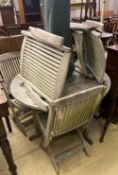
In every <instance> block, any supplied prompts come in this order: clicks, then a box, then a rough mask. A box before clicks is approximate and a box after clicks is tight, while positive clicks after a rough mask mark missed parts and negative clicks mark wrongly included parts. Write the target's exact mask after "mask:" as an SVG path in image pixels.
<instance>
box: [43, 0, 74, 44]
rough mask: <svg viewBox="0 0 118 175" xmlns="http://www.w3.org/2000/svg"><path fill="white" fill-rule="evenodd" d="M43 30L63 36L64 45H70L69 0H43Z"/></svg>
mask: <svg viewBox="0 0 118 175" xmlns="http://www.w3.org/2000/svg"><path fill="white" fill-rule="evenodd" d="M44 25H45V30H46V31H48V32H51V33H54V34H56V35H59V36H63V37H64V45H66V46H68V47H71V46H72V40H71V32H70V0H44Z"/></svg>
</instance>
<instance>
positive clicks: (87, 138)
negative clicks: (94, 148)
mask: <svg viewBox="0 0 118 175" xmlns="http://www.w3.org/2000/svg"><path fill="white" fill-rule="evenodd" d="M82 134H83V137H84V139H85V140H86V141H87V142H88V143H89V144H90V145H93V141H92V140H91V138H90V137H89V135H88V132H87V129H85V130H84V131H83V133H82Z"/></svg>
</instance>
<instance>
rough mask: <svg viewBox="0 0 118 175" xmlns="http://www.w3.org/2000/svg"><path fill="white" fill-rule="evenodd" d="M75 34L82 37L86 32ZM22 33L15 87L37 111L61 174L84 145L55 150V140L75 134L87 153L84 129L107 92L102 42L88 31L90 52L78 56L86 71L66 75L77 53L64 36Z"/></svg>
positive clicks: (44, 143) (33, 31) (46, 146)
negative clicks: (64, 163) (61, 164)
mask: <svg viewBox="0 0 118 175" xmlns="http://www.w3.org/2000/svg"><path fill="white" fill-rule="evenodd" d="M74 32H75V35H76V37H78V36H80V37H78V38H79V40H81V41H83V39H82V37H83V36H84V35H83V34H82V32H80V31H74ZM22 34H23V35H24V42H23V46H22V51H21V59H20V73H19V74H18V75H17V76H16V77H15V78H14V79H13V81H12V83H11V85H10V90H11V93H12V95H13V96H14V98H15V99H16V100H18V101H19V102H20V103H21V104H22V105H25V106H28V107H29V108H31V109H32V111H33V118H34V121H35V124H36V130H37V132H39V130H40V132H41V133H42V144H41V145H42V147H43V149H45V150H47V151H48V153H49V155H50V157H51V160H52V163H53V165H54V168H55V170H56V172H57V173H59V167H58V163H59V162H60V160H62V159H63V158H65V157H67V155H71V154H72V153H73V152H74V151H75V150H78V146H79V145H80V144H79V141H78V144H76V145H75V146H72V147H71V145H68V146H69V148H68V149H67V150H64V151H63V152H58V153H54V152H53V145H52V143H53V141H55V140H56V139H57V138H62V137H64V136H65V134H67V135H68V134H69V133H71V132H75V133H76V134H77V137H78V140H80V143H81V145H82V149H83V150H84V152H85V153H86V154H88V153H87V149H86V146H85V142H84V139H83V135H82V132H83V130H84V129H86V127H87V125H88V123H89V122H90V120H91V119H92V117H93V116H94V113H95V111H96V108H97V107H98V105H99V104H100V102H101V100H102V98H103V97H104V95H105V94H106V92H107V90H108V84H107V81H106V77H107V76H105V67H104V66H105V64H106V62H105V60H104V55H103V46H102V44H101V42H100V40H99V37H98V36H97V35H96V34H94V33H93V31H92V32H90V33H89V32H88V34H87V33H86V35H87V38H86V43H87V45H86V43H85V51H86V53H83V52H82V51H81V49H79V51H78V58H79V59H80V58H81V61H80V62H81V63H82V64H83V63H84V65H83V67H84V71H85V74H84V73H83V71H79V69H78V67H77V66H76V69H75V71H74V72H73V75H72V77H71V78H69V79H67V73H68V66H69V63H70V58H71V54H72V52H71V49H70V48H68V47H65V46H63V41H64V38H63V37H60V36H56V35H54V34H51V33H48V32H46V31H43V30H41V29H37V28H33V27H30V28H29V31H22ZM76 37H75V40H76V39H77V38H76ZM88 40H90V42H91V48H89V49H91V54H90V53H88V49H87V46H88ZM78 44H79V45H81V42H80V43H78V42H76V48H77V49H78V48H81V47H82V45H81V46H80V47H79V46H78ZM94 44H95V46H96V47H95V46H94ZM98 50H99V52H98ZM96 53H97V54H99V55H100V57H101V58H99V59H100V60H102V63H101V64H98V63H97V62H99V60H98V57H99V56H98V55H96ZM83 55H84V56H85V57H84V56H83ZM96 56H97V57H96ZM83 58H84V59H85V60H84V59H83ZM96 58H97V60H95V59H96ZM82 59H83V60H82ZM103 64H104V65H103ZM100 65H101V67H100ZM94 66H95V68H94ZM99 68H100V70H99ZM88 75H89V76H88ZM83 128H84V129H83ZM63 146H64V145H63ZM68 151H69V152H70V153H69V154H68V153H67V152H68ZM66 153H67V154H66Z"/></svg>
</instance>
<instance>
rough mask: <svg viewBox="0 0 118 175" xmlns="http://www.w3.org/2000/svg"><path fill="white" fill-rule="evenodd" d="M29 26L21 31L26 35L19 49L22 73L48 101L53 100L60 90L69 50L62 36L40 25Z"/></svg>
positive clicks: (69, 53)
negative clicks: (40, 27) (20, 50)
mask: <svg viewBox="0 0 118 175" xmlns="http://www.w3.org/2000/svg"><path fill="white" fill-rule="evenodd" d="M30 30H31V31H29V32H23V33H24V35H25V39H24V42H23V46H22V52H21V65H20V70H21V76H22V77H23V78H25V79H26V82H27V83H28V82H29V83H30V85H31V84H32V88H33V89H34V90H35V91H36V92H38V93H39V94H40V95H41V96H43V97H44V98H45V99H46V100H47V101H52V100H53V99H56V98H58V97H59V96H60V95H61V92H62V90H63V87H64V83H65V80H66V75H67V71H68V65H69V61H70V55H71V52H70V51H71V50H70V49H69V48H67V47H63V45H62V43H63V38H62V37H59V36H56V35H53V34H50V33H48V32H44V31H43V30H41V29H34V28H30ZM38 34H39V35H38ZM37 36H38V37H37ZM47 38H49V39H48V40H47ZM29 67H30V69H29Z"/></svg>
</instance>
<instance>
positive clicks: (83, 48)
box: [71, 21, 106, 83]
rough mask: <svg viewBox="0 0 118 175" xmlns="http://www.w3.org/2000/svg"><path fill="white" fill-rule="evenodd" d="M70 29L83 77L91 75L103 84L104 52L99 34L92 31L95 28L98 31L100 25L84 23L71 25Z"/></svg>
mask: <svg viewBox="0 0 118 175" xmlns="http://www.w3.org/2000/svg"><path fill="white" fill-rule="evenodd" d="M71 28H72V29H73V30H74V39H75V45H76V50H77V56H78V59H79V60H80V63H81V65H82V69H83V73H84V75H85V76H90V74H91V75H92V76H93V77H95V78H96V80H97V81H98V82H99V83H101V82H103V77H104V74H105V69H106V59H105V52H104V47H103V44H102V41H101V34H100V33H99V32H97V31H95V30H94V28H95V29H98V30H99V31H100V30H101V28H102V25H101V23H100V24H99V23H98V22H93V21H92V22H91V21H86V23H85V24H75V23H71ZM91 29H92V30H91ZM82 32H83V33H82Z"/></svg>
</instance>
